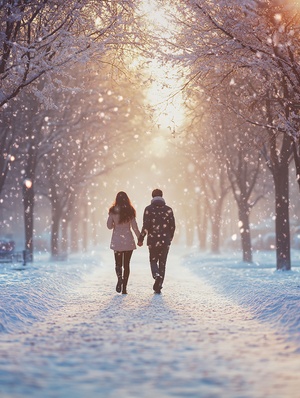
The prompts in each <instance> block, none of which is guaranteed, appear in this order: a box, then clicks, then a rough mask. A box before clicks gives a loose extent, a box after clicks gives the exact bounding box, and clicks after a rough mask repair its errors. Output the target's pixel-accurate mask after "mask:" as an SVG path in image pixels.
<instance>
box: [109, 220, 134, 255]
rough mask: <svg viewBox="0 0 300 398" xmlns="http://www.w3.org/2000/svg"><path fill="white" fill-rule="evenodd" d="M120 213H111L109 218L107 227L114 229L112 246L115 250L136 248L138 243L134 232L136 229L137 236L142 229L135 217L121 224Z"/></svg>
mask: <svg viewBox="0 0 300 398" xmlns="http://www.w3.org/2000/svg"><path fill="white" fill-rule="evenodd" d="M118 221H119V215H118V214H112V213H110V214H109V216H108V219H107V228H108V229H112V230H113V233H112V237H111V243H110V248H111V249H112V250H115V251H120V252H121V251H129V250H134V249H136V244H135V241H134V237H133V234H132V230H133V231H134V233H135V235H136V237H137V238H139V236H140V231H139V228H138V225H137V222H136V219H135V218H132V219H131V220H130V221H129V222H126V223H124V224H119V222H118Z"/></svg>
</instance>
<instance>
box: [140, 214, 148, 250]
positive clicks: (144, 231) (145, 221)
mask: <svg viewBox="0 0 300 398" xmlns="http://www.w3.org/2000/svg"><path fill="white" fill-rule="evenodd" d="M148 231H149V211H148V210H147V208H146V209H145V211H144V215H143V227H142V230H141V234H140V236H139V238H138V246H142V245H143V242H144V238H145V236H146V235H147V233H148Z"/></svg>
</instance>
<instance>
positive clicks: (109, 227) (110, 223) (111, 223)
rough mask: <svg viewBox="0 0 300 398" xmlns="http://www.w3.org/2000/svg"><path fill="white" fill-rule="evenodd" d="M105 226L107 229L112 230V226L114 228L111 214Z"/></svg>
mask: <svg viewBox="0 0 300 398" xmlns="http://www.w3.org/2000/svg"><path fill="white" fill-rule="evenodd" d="M106 225H107V228H108V229H113V228H114V226H115V223H114V219H113V216H112V214H111V213H110V214H109V215H108V219H107V223H106Z"/></svg>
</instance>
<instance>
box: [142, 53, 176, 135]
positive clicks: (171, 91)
mask: <svg viewBox="0 0 300 398" xmlns="http://www.w3.org/2000/svg"><path fill="white" fill-rule="evenodd" d="M149 68H150V71H151V76H152V83H151V86H150V88H149V90H148V93H147V97H148V100H149V102H150V105H151V106H152V107H153V108H154V109H155V111H154V122H155V123H156V125H157V127H159V128H163V129H170V131H172V132H174V133H175V131H176V128H177V127H179V126H181V125H182V124H183V122H184V106H183V98H182V93H181V91H180V83H181V82H180V80H179V79H178V77H177V76H176V73H174V72H175V71H174V70H173V71H170V67H169V66H166V65H163V66H159V65H158V64H157V62H156V61H155V60H153V61H152V63H151V65H150V66H149Z"/></svg>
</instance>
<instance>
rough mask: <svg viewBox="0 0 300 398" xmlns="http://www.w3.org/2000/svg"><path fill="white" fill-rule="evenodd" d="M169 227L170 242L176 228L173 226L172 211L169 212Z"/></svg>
mask: <svg viewBox="0 0 300 398" xmlns="http://www.w3.org/2000/svg"><path fill="white" fill-rule="evenodd" d="M169 227H170V238H171V240H173V237H174V233H175V229H176V226H175V217H174V213H173V210H172V209H171V211H170V218H169Z"/></svg>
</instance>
